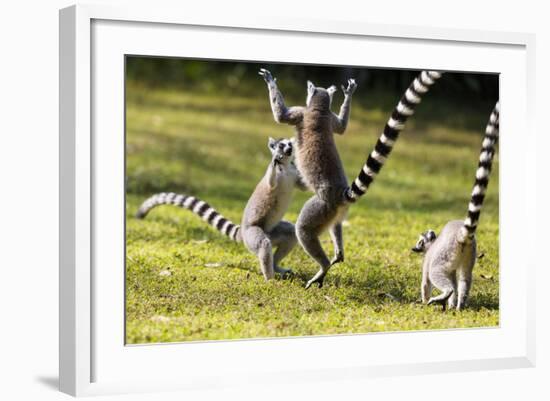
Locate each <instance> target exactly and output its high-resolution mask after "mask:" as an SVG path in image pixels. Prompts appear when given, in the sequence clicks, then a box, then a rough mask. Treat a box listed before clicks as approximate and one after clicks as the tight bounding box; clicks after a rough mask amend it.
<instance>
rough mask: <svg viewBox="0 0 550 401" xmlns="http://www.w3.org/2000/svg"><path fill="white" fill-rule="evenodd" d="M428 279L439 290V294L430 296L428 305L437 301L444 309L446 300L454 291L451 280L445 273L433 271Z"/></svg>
mask: <svg viewBox="0 0 550 401" xmlns="http://www.w3.org/2000/svg"><path fill="white" fill-rule="evenodd" d="M430 281H431V283H432V284H433V285H434V286H435V287H436V288H437V289H439V290H440V291H441V294H439V295H438V296H436V297H431V298H430V299H429V300H428V305H431V304H433V303H439V304H441V305H442V306H443V309H445V308H446V303H447V300H448V299H449V297H450V296H451V295H452V294H453V292H454V287H453V280H452V279H451V277H450V276H449V275H448V274H447V273H435V274H430Z"/></svg>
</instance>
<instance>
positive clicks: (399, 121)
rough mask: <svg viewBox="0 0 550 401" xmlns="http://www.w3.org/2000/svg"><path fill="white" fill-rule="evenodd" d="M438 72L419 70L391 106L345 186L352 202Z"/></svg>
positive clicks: (366, 185)
mask: <svg viewBox="0 0 550 401" xmlns="http://www.w3.org/2000/svg"><path fill="white" fill-rule="evenodd" d="M441 75H442V73H440V72H437V71H422V72H421V73H420V74H419V75H418V76H417V77H416V78H415V79H414V81H413V82H412V83H411V84H410V86H409V87H408V88H407V90H406V91H405V94H404V95H403V96H402V97H401V100H400V101H399V103H398V104H397V106H396V107H395V109H394V110H393V113H392V114H391V117H390V119H389V120H388V122H387V123H386V126H385V127H384V132H382V134H381V135H380V138H378V142H376V145H375V147H374V150H373V151H372V152H371V154H370V155H369V157H368V159H367V161H366V163H365V164H364V165H363V168H362V169H361V171H360V172H359V175H358V176H357V178H356V179H355V180H354V181H353V183H352V184H351V186H350V187H349V188H348V189H347V190H346V192H345V194H344V197H345V199H346V201H348V202H355V201H356V200H357V199H359V198H360V197H361V196H363V195H364V194H365V193H366V192H367V190H368V188H369V186H370V184H371V183H372V182H373V181H374V178H375V177H376V175H377V174H378V173H379V172H380V170H381V169H382V166H384V163H385V162H386V160H387V158H388V157H389V155H390V153H391V151H392V149H393V145H394V144H395V141H397V138H398V137H399V132H400V131H402V130H403V128H405V122H406V121H407V118H409V117H410V116H412V115H413V113H414V109H415V108H416V105H417V104H418V103H420V101H421V100H422V96H423V95H424V94H425V93H426V92H428V90H429V89H430V87H431V86H432V85H433V84H434V83H435V82H436V81H437V80H438V79H439V78H441Z"/></svg>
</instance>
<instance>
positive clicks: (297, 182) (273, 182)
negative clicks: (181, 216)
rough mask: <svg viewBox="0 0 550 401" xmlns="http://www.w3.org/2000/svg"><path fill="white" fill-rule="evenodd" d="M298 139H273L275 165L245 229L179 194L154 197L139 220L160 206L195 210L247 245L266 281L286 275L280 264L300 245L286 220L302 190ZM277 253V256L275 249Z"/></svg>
mask: <svg viewBox="0 0 550 401" xmlns="http://www.w3.org/2000/svg"><path fill="white" fill-rule="evenodd" d="M293 143H294V139H281V140H275V139H273V138H269V142H268V146H269V149H270V151H271V154H272V158H271V163H270V164H269V166H268V167H267V171H266V173H265V175H264V176H263V178H262V179H261V180H260V182H259V183H258V185H257V186H256V189H255V190H254V192H253V193H252V196H251V197H250V199H249V200H248V203H247V204H246V207H245V209H244V212H243V217H242V221H241V225H236V224H234V223H232V222H231V221H229V220H228V219H226V218H225V217H223V216H222V215H221V214H220V213H218V212H217V211H216V210H215V209H214V208H213V207H211V206H210V205H209V204H208V203H206V202H204V201H202V200H200V199H198V198H196V197H194V196H188V195H183V194H175V193H160V194H156V195H153V196H151V197H150V198H149V199H147V200H146V201H145V202H143V204H142V205H141V207H140V208H139V210H138V212H137V214H136V217H138V218H140V219H142V218H144V217H145V216H146V215H147V214H148V213H149V212H150V211H151V209H153V208H155V207H157V206H159V205H175V206H179V207H183V208H186V209H189V210H191V211H192V212H193V213H195V214H197V215H198V216H199V217H201V218H202V219H203V220H205V221H206V222H207V223H209V224H210V225H211V226H213V227H214V228H216V229H217V230H218V231H220V232H221V233H222V234H224V235H227V236H228V237H229V238H231V239H232V240H233V241H237V242H243V243H244V244H245V246H246V247H247V248H248V250H250V251H251V252H253V253H254V254H256V256H258V259H259V261H260V268H261V271H262V273H263V275H264V277H265V279H266V280H269V279H271V278H273V276H274V273H280V274H281V275H286V274H287V273H291V270H290V269H284V268H282V267H281V266H280V265H279V263H280V262H281V260H282V259H283V258H284V257H285V256H286V255H288V253H289V252H290V251H291V250H292V248H294V246H295V245H296V234H295V229H294V225H293V224H292V223H290V222H288V221H284V220H282V218H283V216H284V214H285V213H286V210H287V209H288V206H289V204H290V201H291V199H292V193H293V189H294V187H299V188H302V189H305V188H304V185H303V184H302V183H301V179H300V175H299V173H298V170H297V169H296V166H295V165H294V146H293ZM275 247H277V250H276V251H275V252H273V248H275Z"/></svg>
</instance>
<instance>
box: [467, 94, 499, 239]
mask: <svg viewBox="0 0 550 401" xmlns="http://www.w3.org/2000/svg"><path fill="white" fill-rule="evenodd" d="M499 120H500V104H499V102H497V104H496V105H495V108H494V109H493V112H492V113H491V116H490V117H489V122H488V123H487V127H486V128H485V136H484V137H483V143H482V145H481V152H480V154H479V163H478V165H477V170H476V182H475V184H474V189H473V190H472V198H471V199H470V203H469V204H468V217H466V219H465V220H464V227H463V229H462V238H463V239H466V238H469V239H470V240H471V239H473V238H474V235H475V232H476V228H477V223H478V221H479V214H480V213H481V206H482V205H483V200H484V199H485V192H486V191H487V185H488V184H489V174H491V167H492V165H493V157H494V156H495V146H496V144H497V142H498V134H499Z"/></svg>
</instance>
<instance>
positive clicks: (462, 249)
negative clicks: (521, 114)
mask: <svg viewBox="0 0 550 401" xmlns="http://www.w3.org/2000/svg"><path fill="white" fill-rule="evenodd" d="M499 119H500V106H499V103H498V102H497V104H496V106H495V108H494V109H493V112H492V113H491V116H490V118H489V122H488V123H487V127H486V129H485V136H484V138H483V143H482V146H481V153H480V155H479V163H478V167H477V170H476V178H475V184H474V189H473V190H472V196H471V199H470V203H469V204H468V217H466V219H465V220H463V221H462V220H453V221H450V222H448V223H447V224H446V225H445V227H443V230H441V233H440V234H439V236H437V235H436V234H435V232H434V231H433V230H428V231H426V232H424V233H422V234H421V235H420V237H419V239H418V241H417V243H416V245H415V246H414V248H412V250H413V251H414V252H419V253H425V256H424V261H423V264H422V284H421V294H422V302H424V303H427V304H428V305H429V304H432V303H440V304H442V305H443V308H444V309H445V306H446V305H447V306H448V307H449V308H455V307H456V309H458V310H460V309H463V308H464V307H465V306H466V302H467V300H468V295H469V292H470V288H471V286H472V270H473V268H474V264H475V261H476V236H475V233H476V229H477V224H478V221H479V215H480V213H481V206H482V205H483V200H484V199H485V194H486V192H487V186H488V184H489V174H490V173H491V167H492V164H493V157H494V155H495V146H496V144H497V142H498V134H499ZM432 285H433V286H435V287H436V288H437V289H438V290H440V291H441V294H439V295H437V296H435V297H432V296H431V293H432Z"/></svg>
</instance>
